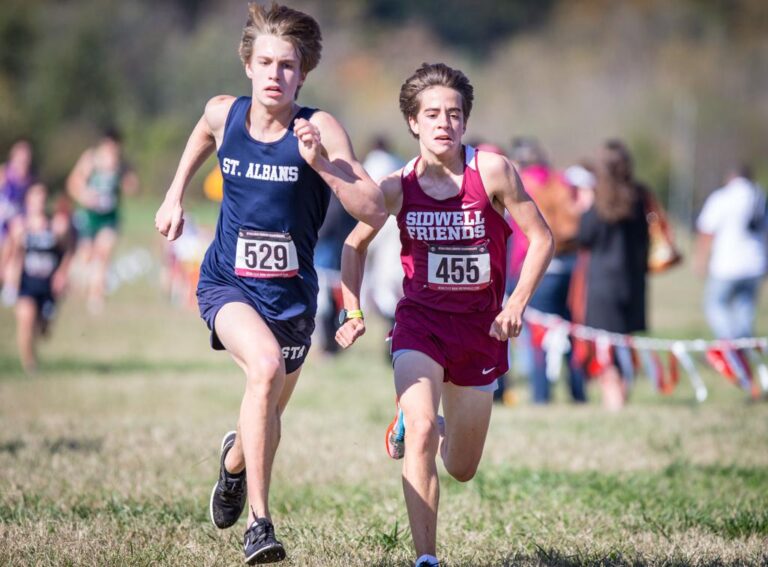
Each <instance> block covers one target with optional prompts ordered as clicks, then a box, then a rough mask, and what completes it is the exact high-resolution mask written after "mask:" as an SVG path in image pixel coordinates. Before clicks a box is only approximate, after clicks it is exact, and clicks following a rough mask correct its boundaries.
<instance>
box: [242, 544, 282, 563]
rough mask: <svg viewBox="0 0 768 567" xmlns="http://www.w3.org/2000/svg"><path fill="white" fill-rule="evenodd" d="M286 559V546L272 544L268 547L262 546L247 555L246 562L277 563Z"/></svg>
mask: <svg viewBox="0 0 768 567" xmlns="http://www.w3.org/2000/svg"><path fill="white" fill-rule="evenodd" d="M283 559H285V548H283V546H282V545H280V544H277V543H276V544H272V545H269V546H267V547H262V548H261V549H259V550H258V551H255V552H253V553H251V555H248V556H246V558H245V563H246V564H247V565H262V564H264V563H277V562H278V561H282V560H283Z"/></svg>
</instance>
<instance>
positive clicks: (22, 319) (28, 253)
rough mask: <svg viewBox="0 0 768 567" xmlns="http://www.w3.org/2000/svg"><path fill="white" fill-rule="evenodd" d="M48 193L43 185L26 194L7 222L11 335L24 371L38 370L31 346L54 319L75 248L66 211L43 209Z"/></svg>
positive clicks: (65, 209)
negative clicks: (13, 282)
mask: <svg viewBox="0 0 768 567" xmlns="http://www.w3.org/2000/svg"><path fill="white" fill-rule="evenodd" d="M47 196H48V191H47V189H46V188H45V186H44V185H43V184H42V183H36V184H34V185H32V186H31V187H30V188H29V189H28V190H27V192H26V198H25V201H24V209H25V210H24V213H23V214H22V215H19V216H16V217H14V219H13V220H12V221H11V227H10V232H9V238H8V240H9V243H10V249H11V256H10V262H12V263H14V264H16V265H17V266H18V269H17V270H14V273H17V274H18V275H19V280H18V282H17V289H18V298H17V300H16V337H17V343H18V349H19V358H20V360H21V364H22V366H23V368H24V371H25V372H27V373H34V372H35V370H36V369H37V355H36V352H35V345H36V343H37V339H38V337H40V336H41V335H45V334H46V333H47V331H48V329H49V325H50V322H51V320H52V318H53V315H54V311H55V306H56V301H57V300H58V299H59V298H60V297H61V295H62V294H63V293H64V290H65V287H66V284H67V279H68V270H69V260H70V258H71V256H72V251H73V248H74V238H73V234H72V230H71V225H70V219H69V211H68V208H67V207H66V206H58V207H57V209H56V211H55V213H54V215H53V216H52V217H49V216H48V215H47V213H46V199H47Z"/></svg>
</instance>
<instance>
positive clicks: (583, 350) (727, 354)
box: [524, 307, 768, 402]
mask: <svg viewBox="0 0 768 567" xmlns="http://www.w3.org/2000/svg"><path fill="white" fill-rule="evenodd" d="M524 318H525V321H526V323H527V324H528V328H529V330H530V333H531V340H532V342H533V344H534V345H535V346H537V347H539V348H541V349H542V350H544V352H545V361H546V373H547V378H548V379H549V380H550V381H556V380H557V379H558V378H559V376H560V372H561V370H562V366H563V360H564V359H565V356H566V355H567V354H568V353H569V352H571V350H572V351H573V352H572V353H571V358H572V361H573V363H575V364H576V365H578V366H579V367H581V368H584V369H585V371H586V372H587V374H588V375H590V376H597V375H599V374H600V373H601V372H602V371H603V369H605V368H606V367H607V366H609V365H612V364H616V365H617V366H618V367H619V368H620V369H621V373H622V375H623V376H624V377H625V378H626V379H627V380H628V381H630V382H631V381H633V380H634V379H635V376H636V374H637V372H638V371H639V370H640V369H642V370H643V373H644V374H645V375H646V376H647V377H648V379H649V380H650V382H651V384H652V385H653V387H654V389H655V390H656V391H658V392H659V393H661V394H671V393H672V392H673V391H674V390H675V388H676V387H677V385H678V383H679V382H680V375H681V369H682V371H684V372H685V374H686V375H687V376H688V379H689V380H690V382H691V386H692V387H693V391H694V394H695V396H696V400H697V401H699V402H703V401H704V400H706V399H707V396H708V394H709V393H708V390H707V386H706V384H705V383H704V380H703V379H702V377H701V373H700V372H699V369H698V366H697V364H696V356H703V357H704V359H705V360H706V362H707V363H708V364H709V365H710V366H711V367H712V368H714V370H715V371H716V372H717V373H718V374H720V375H721V376H723V377H724V378H726V379H727V380H728V381H729V382H731V383H732V384H734V385H736V386H738V387H740V388H741V389H743V390H744V391H746V392H747V393H749V395H750V396H752V398H755V399H757V398H759V397H760V396H762V395H763V394H765V393H768V367H767V366H766V363H765V360H764V357H765V353H766V351H768V337H750V338H742V339H733V340H705V339H691V340H682V339H658V338H652V337H639V336H634V335H625V334H621V333H611V332H608V331H604V330H601V329H595V328H593V327H587V326H586V325H581V324H579V323H572V322H570V321H567V320H565V319H563V318H562V317H559V316H558V315H552V314H549V313H543V312H541V311H538V310H536V309H533V308H530V307H529V308H528V309H527V310H526V312H525V317H524ZM665 359H666V364H664V360H665Z"/></svg>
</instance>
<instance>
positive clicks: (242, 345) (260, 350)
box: [214, 302, 285, 375]
mask: <svg viewBox="0 0 768 567" xmlns="http://www.w3.org/2000/svg"><path fill="white" fill-rule="evenodd" d="M214 327H215V329H216V335H217V336H218V337H219V340H220V341H221V344H222V345H224V348H226V349H227V352H229V353H230V355H232V358H234V359H235V362H237V364H238V365H239V366H240V367H241V368H243V370H244V371H245V372H246V374H249V372H259V373H266V374H269V375H271V374H272V373H273V370H274V368H275V365H277V366H278V367H279V369H280V370H282V373H283V374H284V373H285V363H284V362H283V356H282V353H281V350H280V345H279V344H278V342H277V339H276V338H275V335H274V334H272V331H271V330H270V329H269V327H268V326H267V324H266V322H265V321H264V319H262V318H261V316H260V315H259V314H258V313H257V312H256V310H255V309H254V308H253V307H251V306H250V305H247V304H245V303H240V302H232V303H226V304H224V305H223V306H222V307H221V309H219V312H218V313H217V314H216V319H215V321H214Z"/></svg>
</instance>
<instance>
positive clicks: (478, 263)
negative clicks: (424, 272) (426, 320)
mask: <svg viewBox="0 0 768 567" xmlns="http://www.w3.org/2000/svg"><path fill="white" fill-rule="evenodd" d="M428 259H429V263H428V271H429V274H428V277H427V287H428V288H429V289H435V290H439V291H474V290H478V289H483V288H485V287H488V285H489V284H490V282H491V255H490V254H489V253H488V247H487V246H486V245H484V244H482V245H480V246H438V245H430V246H429V253H428Z"/></svg>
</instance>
